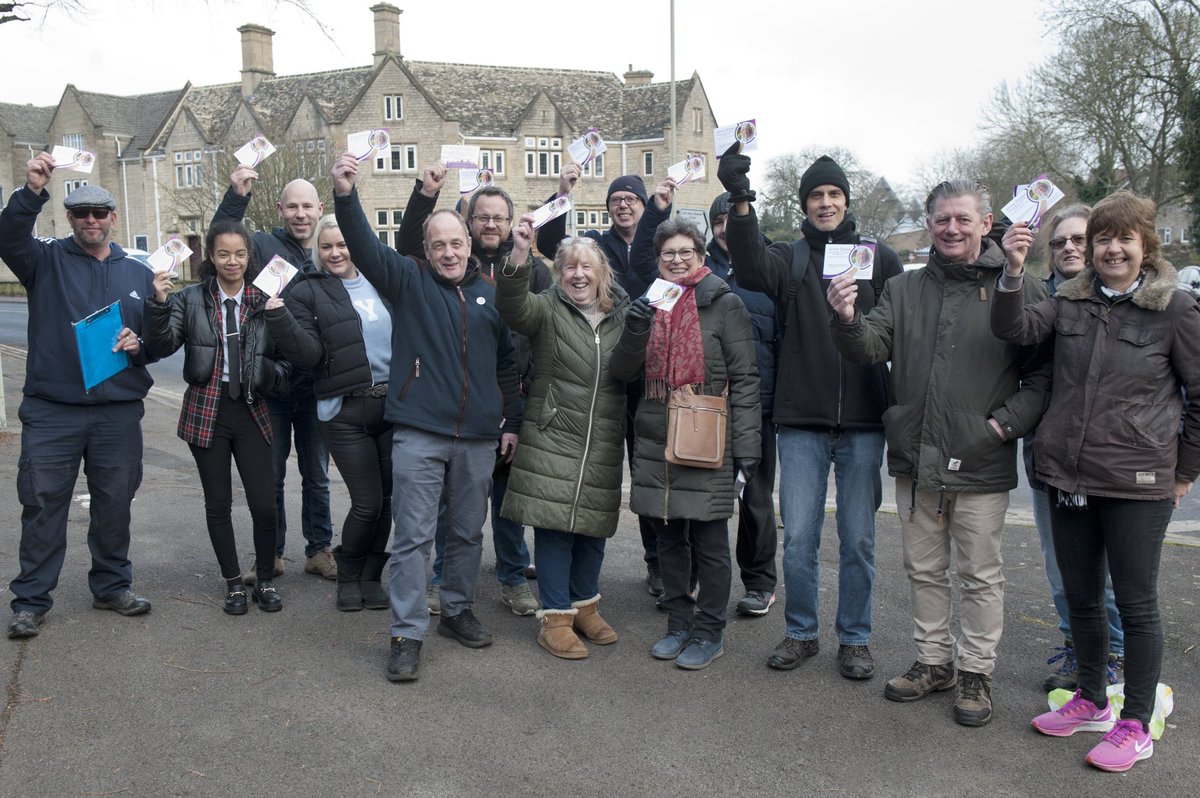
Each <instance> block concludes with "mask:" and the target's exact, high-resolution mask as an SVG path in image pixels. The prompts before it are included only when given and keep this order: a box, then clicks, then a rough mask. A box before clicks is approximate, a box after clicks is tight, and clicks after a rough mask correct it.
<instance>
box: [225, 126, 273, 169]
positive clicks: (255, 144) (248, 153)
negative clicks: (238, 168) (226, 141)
mask: <svg viewBox="0 0 1200 798" xmlns="http://www.w3.org/2000/svg"><path fill="white" fill-rule="evenodd" d="M274 152H275V145H274V144H272V143H271V142H270V141H268V140H267V137H266V136H264V135H262V134H261V133H260V134H258V135H257V136H255V137H254V138H252V139H250V141H248V142H246V143H245V144H243V145H242V147H241V149H239V150H238V151H237V152H235V153H234V154H233V157H234V158H237V160H238V163H240V164H241V165H242V166H249V167H250V168H251V169H253V168H255V167H256V166H258V165H259V164H260V163H262V162H263V161H265V160H267V158H269V157H270V156H271V155H272V154H273V153H274Z"/></svg>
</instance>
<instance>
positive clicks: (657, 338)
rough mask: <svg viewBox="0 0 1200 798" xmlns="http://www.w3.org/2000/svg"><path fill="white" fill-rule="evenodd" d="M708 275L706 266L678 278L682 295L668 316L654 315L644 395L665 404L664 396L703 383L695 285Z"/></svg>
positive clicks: (647, 353)
mask: <svg viewBox="0 0 1200 798" xmlns="http://www.w3.org/2000/svg"><path fill="white" fill-rule="evenodd" d="M709 274H712V271H711V270H709V268H708V267H707V266H701V267H700V268H699V269H697V270H696V271H694V272H692V273H691V274H689V275H687V276H686V277H684V278H682V279H680V280H679V281H678V282H677V283H676V285H680V286H683V287H684V292H683V296H681V297H679V299H678V300H677V301H676V302H675V306H674V307H673V308H671V311H670V312H669V313H663V312H662V311H658V312H656V313H655V314H654V326H653V327H652V328H651V330H650V342H649V343H648V344H647V345H646V390H645V393H646V396H647V397H649V398H651V399H657V400H658V401H660V402H665V401H667V393H668V392H669V391H670V390H672V389H675V388H682V387H683V386H685V385H691V386H693V387H694V388H696V389H697V391H698V390H699V388H700V386H702V385H703V384H704V338H703V336H702V335H701V333H700V311H699V310H697V309H696V291H695V288H694V287H695V285H696V283H698V282H700V281H701V280H703V279H704V277H705V276H707V275H709Z"/></svg>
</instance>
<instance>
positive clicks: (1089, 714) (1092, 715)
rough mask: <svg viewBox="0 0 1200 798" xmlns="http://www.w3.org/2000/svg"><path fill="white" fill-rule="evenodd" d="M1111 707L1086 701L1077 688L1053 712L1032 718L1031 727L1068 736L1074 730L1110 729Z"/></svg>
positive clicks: (1106, 730) (1046, 732) (1051, 733)
mask: <svg viewBox="0 0 1200 798" xmlns="http://www.w3.org/2000/svg"><path fill="white" fill-rule="evenodd" d="M1113 725H1114V722H1113V713H1112V707H1111V706H1110V705H1108V704H1105V705H1104V709H1100V708H1099V707H1097V706H1096V705H1095V704H1093V703H1092V702H1091V701H1088V700H1087V699H1086V698H1084V697H1083V696H1082V695H1080V692H1079V691H1078V690H1076V691H1075V697H1074V698H1072V699H1071V700H1070V701H1068V702H1067V703H1065V704H1063V705H1062V707H1060V708H1059V709H1056V710H1054V711H1053V712H1043V713H1042V714H1040V715H1038V716H1037V717H1036V718H1034V719H1033V728H1035V729H1037V730H1038V731H1040V732H1041V733H1042V734H1048V735H1050V736H1051V737H1070V736H1071V735H1072V734H1074V733H1075V732H1081V731H1084V732H1108V731H1112V727H1113Z"/></svg>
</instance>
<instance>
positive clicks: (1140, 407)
mask: <svg viewBox="0 0 1200 798" xmlns="http://www.w3.org/2000/svg"><path fill="white" fill-rule="evenodd" d="M1182 417H1183V408H1182V406H1181V405H1180V404H1179V403H1176V402H1168V403H1165V404H1135V403H1133V402H1125V403H1122V406H1121V418H1122V419H1123V420H1124V421H1125V422H1126V425H1127V429H1128V430H1129V432H1128V433H1127V434H1128V435H1129V437H1130V439H1131V442H1132V443H1133V444H1134V445H1135V446H1139V447H1143V448H1145V447H1153V448H1161V447H1165V446H1166V445H1167V444H1169V443H1172V442H1173V441H1174V440H1175V436H1176V435H1177V434H1178V432H1179V423H1180V420H1181V419H1182Z"/></svg>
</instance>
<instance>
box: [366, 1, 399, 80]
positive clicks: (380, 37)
mask: <svg viewBox="0 0 1200 798" xmlns="http://www.w3.org/2000/svg"><path fill="white" fill-rule="evenodd" d="M371 13H372V14H374V15H375V54H374V55H375V66H379V65H380V64H381V63H383V60H384V59H385V58H387V57H388V56H389V55H394V56H397V57H399V55H400V15H401V14H403V13H404V12H403V11H401V10H400V9H398V8H396V7H395V6H393V5H389V4H388V3H379V4H378V5H374V6H371Z"/></svg>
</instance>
